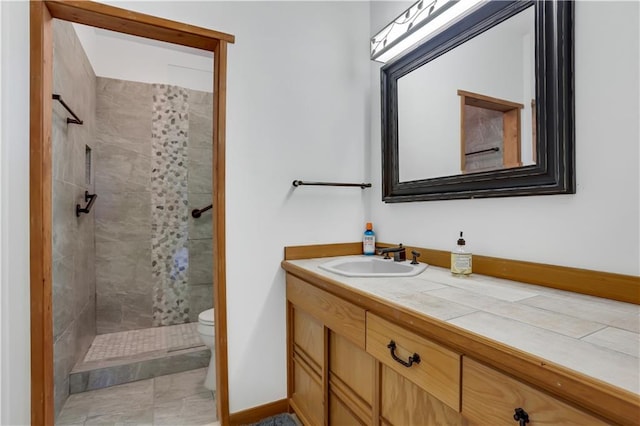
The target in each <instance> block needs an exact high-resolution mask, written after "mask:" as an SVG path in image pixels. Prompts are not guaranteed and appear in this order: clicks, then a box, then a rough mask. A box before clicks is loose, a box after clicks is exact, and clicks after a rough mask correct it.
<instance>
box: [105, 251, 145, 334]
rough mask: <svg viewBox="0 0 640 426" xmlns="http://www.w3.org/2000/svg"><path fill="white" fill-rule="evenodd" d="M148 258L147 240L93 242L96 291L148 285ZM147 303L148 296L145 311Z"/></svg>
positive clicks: (122, 289) (119, 289)
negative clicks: (94, 246) (94, 243)
mask: <svg viewBox="0 0 640 426" xmlns="http://www.w3.org/2000/svg"><path fill="white" fill-rule="evenodd" d="M150 259H151V241H150V240H140V241H105V242H97V243H96V267H97V272H96V282H97V284H96V285H97V287H98V289H99V292H100V294H104V293H106V292H108V291H115V292H125V291H127V290H131V289H132V290H134V291H138V292H141V291H143V290H144V289H147V288H150V287H151V286H152V285H153V279H152V276H151V262H150ZM151 305H152V301H151V300H149V301H148V307H149V311H150V310H151ZM99 334H102V333H99Z"/></svg>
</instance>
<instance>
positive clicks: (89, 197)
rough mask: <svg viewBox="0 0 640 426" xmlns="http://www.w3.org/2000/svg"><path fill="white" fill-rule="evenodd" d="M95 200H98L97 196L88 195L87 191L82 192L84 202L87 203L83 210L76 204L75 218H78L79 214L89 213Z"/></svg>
mask: <svg viewBox="0 0 640 426" xmlns="http://www.w3.org/2000/svg"><path fill="white" fill-rule="evenodd" d="M96 198H98V194H89V191H84V201H85V202H86V201H88V203H87V206H86V207H85V208H82V207H81V206H80V204H76V217H80V213H89V212H90V211H91V207H93V203H95V202H96Z"/></svg>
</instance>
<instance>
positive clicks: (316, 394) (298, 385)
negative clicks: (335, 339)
mask: <svg viewBox="0 0 640 426" xmlns="http://www.w3.org/2000/svg"><path fill="white" fill-rule="evenodd" d="M289 312H290V314H289V315H290V317H289V318H290V322H291V323H290V327H291V329H290V336H292V337H293V339H292V342H290V344H291V349H290V350H291V359H290V360H289V362H290V364H289V374H290V387H291V389H290V392H291V399H290V401H291V405H292V406H293V407H294V409H295V411H296V413H297V414H298V415H299V416H300V418H301V419H302V421H303V422H304V423H305V424H308V425H313V426H320V425H322V424H324V392H323V383H322V377H323V374H324V373H323V371H324V327H323V325H322V323H320V322H319V321H318V320H317V319H315V318H313V317H312V316H311V315H309V314H307V313H306V312H304V311H302V310H300V309H298V308H296V307H295V306H293V305H291V306H290V311H289ZM291 376H292V377H291Z"/></svg>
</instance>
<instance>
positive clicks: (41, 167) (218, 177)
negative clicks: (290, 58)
mask: <svg viewBox="0 0 640 426" xmlns="http://www.w3.org/2000/svg"><path fill="white" fill-rule="evenodd" d="M53 18H56V19H61V20H65V21H70V22H75V23H79V24H84V25H89V26H93V27H98V28H103V29H107V30H111V31H115V32H119V33H125V34H130V35H135V36H141V37H146V38H149V39H154V40H160V41H165V42H169V43H174V44H180V45H183V46H189V47H195V48H198V49H203V50H208V51H210V52H212V53H213V55H214V58H215V59H214V81H213V104H214V105H213V128H214V132H213V170H212V179H213V185H214V186H213V195H214V196H213V215H214V220H213V235H214V236H215V243H214V247H213V259H212V261H213V265H214V307H215V323H216V333H215V336H216V343H215V344H216V355H217V356H216V369H217V378H216V386H217V394H216V402H217V409H218V417H219V419H220V421H221V423H222V424H223V425H226V424H228V423H229V372H228V368H227V365H228V354H227V303H226V300H227V299H226V263H225V260H226V248H225V247H226V238H225V128H226V127H225V120H226V85H227V45H228V43H234V42H235V37H234V36H233V35H231V34H225V33H222V32H218V31H213V30H208V29H205V28H200V27H195V26H192V25H187V24H183V23H179V22H175V21H170V20H167V19H162V18H156V17H153V16H150V15H145V14H141V13H137V12H132V11H129V10H125V9H120V8H116V7H112V6H106V5H103V4H100V3H94V2H90V1H68V0H44V1H43V0H39V1H32V2H30V30H29V31H30V33H29V36H30V42H29V44H30V95H29V97H30V106H29V115H30V118H29V120H30V121H29V144H30V145H29V146H30V158H29V167H30V170H29V175H30V191H29V210H30V228H29V229H30V296H31V297H30V299H31V300H30V304H31V424H34V425H53V424H54V420H55V419H54V417H55V414H54V400H53V343H54V342H53V315H52V274H51V271H52V255H51V251H52V246H51V244H52V233H51V231H52V224H51V222H52V219H51V198H52V194H51V182H52V176H51V170H52V165H51V162H52V160H51V116H52V113H51V110H52V98H51V94H52V93H53V92H52V89H53V30H52V20H53Z"/></svg>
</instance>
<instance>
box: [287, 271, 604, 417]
mask: <svg viewBox="0 0 640 426" xmlns="http://www.w3.org/2000/svg"><path fill="white" fill-rule="evenodd" d="M286 281H287V301H288V308H287V326H288V339H287V340H288V398H289V403H290V406H291V408H292V409H293V410H294V411H295V412H296V414H297V415H298V417H299V418H300V420H301V421H302V422H303V423H304V424H305V425H311V426H324V425H339V426H347V425H348V426H351V425H384V426H391V425H397V426H411V425H420V426H423V425H452V426H463V425H492V426H494V425H495V426H498V425H511V426H518V425H519V424H520V422H519V421H518V420H516V419H515V418H514V414H515V410H516V409H518V408H519V409H522V410H523V411H524V412H525V413H526V415H528V418H529V422H528V423H526V424H527V425H528V426H535V425H590V426H591V425H594V426H595V425H601V424H607V423H605V422H603V421H602V420H601V419H599V418H597V417H594V416H592V415H590V414H588V413H587V412H584V411H581V410H580V409H578V408H575V407H573V406H571V405H569V404H567V403H564V402H563V401H561V400H559V399H557V398H555V397H554V396H552V395H550V394H548V393H546V392H543V391H540V390H538V389H535V388H533V387H532V386H529V385H528V384H526V383H524V382H521V381H519V380H517V379H516V378H513V377H511V376H509V375H507V374H505V373H502V372H500V371H498V370H496V369H494V368H493V367H490V366H487V365H485V364H482V363H480V362H477V361H475V360H473V359H471V358H469V357H467V356H464V355H463V354H461V353H458V352H456V351H453V350H451V349H450V348H447V347H444V346H442V345H441V344H439V343H437V342H434V341H432V340H430V339H429V338H428V337H426V336H425V335H423V334H420V333H416V332H415V330H409V329H407V328H405V327H402V326H400V325H398V324H396V323H394V322H391V321H389V319H388V318H383V317H381V316H378V315H376V314H374V313H372V312H370V311H366V310H365V309H363V308H362V307H360V306H357V305H355V304H353V303H351V302H349V301H347V300H344V299H342V298H340V297H338V296H336V295H334V294H332V293H329V292H328V291H325V290H323V289H321V288H319V287H316V286H315V285H313V284H310V283H308V282H306V281H304V280H302V279H300V278H298V277H296V276H294V275H292V274H290V273H287V279H286ZM363 304H366V303H364V302H363ZM391 341H393V345H390V343H391ZM390 346H393V351H392V350H391V349H392V348H391V347H390ZM416 355H417V356H418V357H419V359H420V360H419V362H416V360H415V357H416ZM410 357H411V359H412V360H411V359H410ZM409 364H410V365H409ZM522 424H525V423H522Z"/></svg>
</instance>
